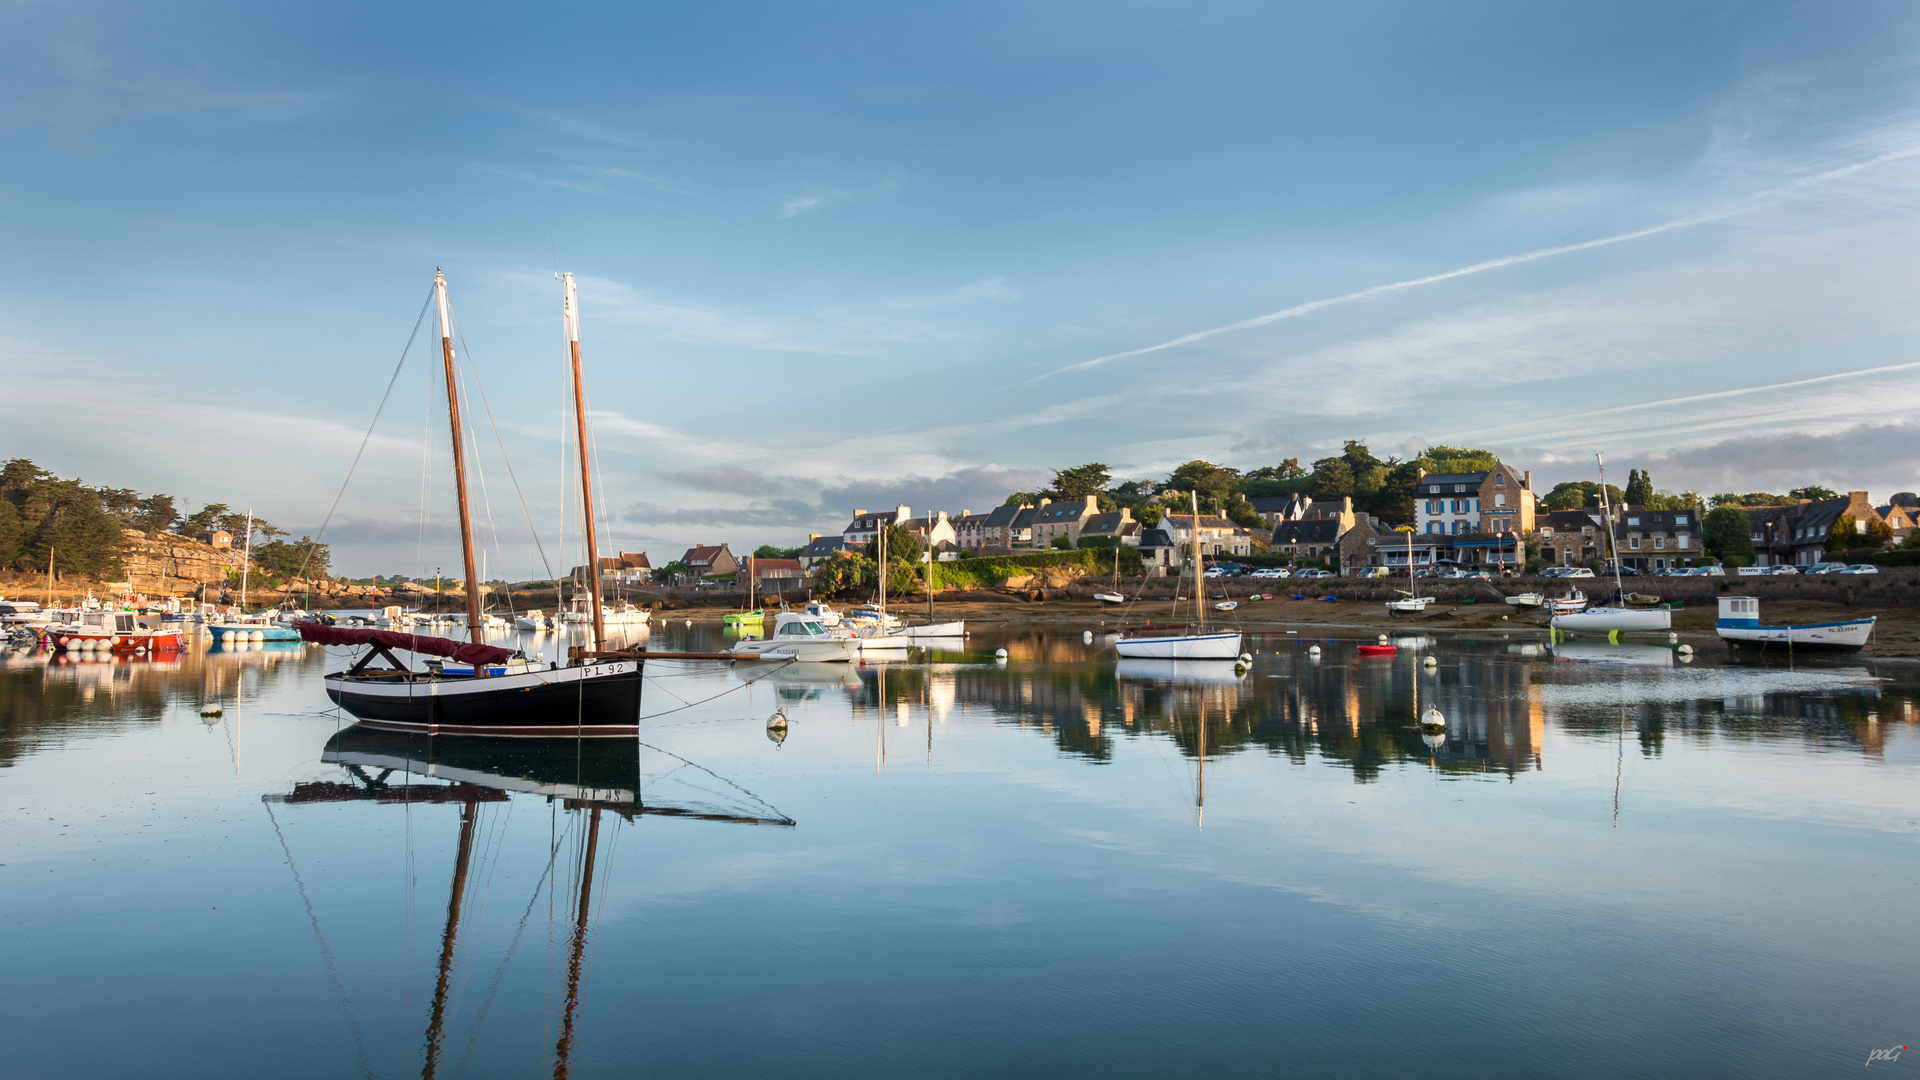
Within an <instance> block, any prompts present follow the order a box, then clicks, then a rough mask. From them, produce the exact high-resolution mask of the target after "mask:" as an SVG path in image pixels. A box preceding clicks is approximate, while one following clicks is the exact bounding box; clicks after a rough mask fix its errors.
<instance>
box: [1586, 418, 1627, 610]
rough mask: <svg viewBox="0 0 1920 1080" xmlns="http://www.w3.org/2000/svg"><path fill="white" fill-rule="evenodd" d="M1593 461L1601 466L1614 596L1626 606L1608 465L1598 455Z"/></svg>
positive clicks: (1601, 499)
mask: <svg viewBox="0 0 1920 1080" xmlns="http://www.w3.org/2000/svg"><path fill="white" fill-rule="evenodd" d="M1593 460H1594V463H1595V464H1597V465H1599V466H1600V513H1601V516H1603V517H1605V518H1606V519H1607V550H1608V551H1610V552H1612V553H1613V595H1614V596H1615V597H1618V598H1619V601H1620V603H1621V604H1623V605H1624V604H1625V603H1626V602H1627V590H1626V587H1625V586H1623V585H1621V584H1620V541H1618V540H1616V539H1614V537H1613V503H1612V501H1611V500H1610V499H1608V498H1607V463H1606V462H1605V461H1602V460H1601V459H1600V455H1599V454H1598V453H1596V454H1594V455H1593Z"/></svg>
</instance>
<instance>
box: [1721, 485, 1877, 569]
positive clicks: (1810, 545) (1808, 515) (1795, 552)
mask: <svg viewBox="0 0 1920 1080" xmlns="http://www.w3.org/2000/svg"><path fill="white" fill-rule="evenodd" d="M1746 514H1747V522H1748V524H1749V526H1750V528H1751V530H1752V534H1751V539H1752V541H1753V553H1754V562H1755V564H1756V565H1759V566H1775V565H1780V564H1787V565H1792V566H1811V565H1813V564H1814V563H1817V562H1825V561H1826V558H1827V538H1828V537H1829V536H1830V535H1831V534H1832V532H1833V526H1834V523H1835V522H1837V521H1839V520H1840V519H1841V518H1843V517H1851V518H1853V520H1854V528H1855V529H1857V530H1858V531H1860V532H1862V533H1864V532H1866V529H1867V522H1868V521H1871V520H1880V514H1879V512H1878V511H1876V510H1875V509H1874V506H1873V503H1872V502H1871V501H1870V500H1869V499H1868V498H1867V493H1866V492H1864V491H1849V492H1847V493H1846V494H1845V495H1842V496H1839V497H1838V498H1832V499H1820V500H1818V501H1815V500H1810V499H1801V500H1800V502H1799V503H1798V504H1797V505H1794V506H1754V507H1748V508H1746Z"/></svg>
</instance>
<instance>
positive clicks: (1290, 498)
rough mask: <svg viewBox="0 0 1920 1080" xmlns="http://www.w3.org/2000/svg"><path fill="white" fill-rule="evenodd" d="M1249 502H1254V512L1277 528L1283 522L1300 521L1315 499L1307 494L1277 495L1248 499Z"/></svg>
mask: <svg viewBox="0 0 1920 1080" xmlns="http://www.w3.org/2000/svg"><path fill="white" fill-rule="evenodd" d="M1247 502H1248V503H1250V504H1252V506H1253V512H1254V513H1256V514H1259V515H1260V517H1261V519H1262V520H1264V521H1265V522H1266V523H1267V524H1268V525H1271V526H1273V527H1275V528H1278V527H1279V526H1280V525H1281V523H1282V522H1287V521H1299V520H1300V519H1301V518H1303V517H1306V516H1307V512H1308V511H1309V510H1310V509H1311V508H1312V507H1313V499H1312V497H1311V496H1307V495H1275V496H1272V497H1262V498H1258V499H1248V500H1247Z"/></svg>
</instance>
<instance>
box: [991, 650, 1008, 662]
mask: <svg viewBox="0 0 1920 1080" xmlns="http://www.w3.org/2000/svg"><path fill="white" fill-rule="evenodd" d="M993 658H994V659H995V660H1005V659H1006V658H1007V650H1005V649H995V650H993Z"/></svg>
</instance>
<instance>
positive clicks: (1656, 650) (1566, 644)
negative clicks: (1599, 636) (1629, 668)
mask: <svg viewBox="0 0 1920 1080" xmlns="http://www.w3.org/2000/svg"><path fill="white" fill-rule="evenodd" d="M1547 649H1548V650H1549V651H1551V652H1552V653H1553V655H1554V656H1556V657H1558V658H1559V659H1562V660H1583V661H1586V662H1588V663H1597V664H1635V665H1639V666H1642V667H1672V666H1673V661H1674V651H1673V649H1672V647H1670V646H1667V645H1650V644H1646V643H1644V642H1631V641H1622V642H1616V643H1608V644H1602V643H1600V642H1598V641H1556V642H1550V643H1549V644H1548V645H1547Z"/></svg>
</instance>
